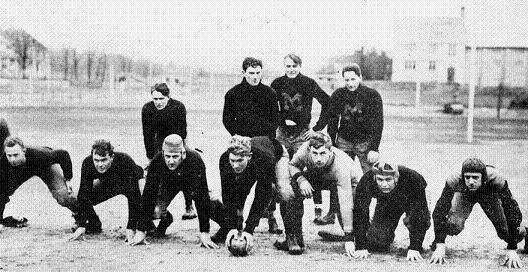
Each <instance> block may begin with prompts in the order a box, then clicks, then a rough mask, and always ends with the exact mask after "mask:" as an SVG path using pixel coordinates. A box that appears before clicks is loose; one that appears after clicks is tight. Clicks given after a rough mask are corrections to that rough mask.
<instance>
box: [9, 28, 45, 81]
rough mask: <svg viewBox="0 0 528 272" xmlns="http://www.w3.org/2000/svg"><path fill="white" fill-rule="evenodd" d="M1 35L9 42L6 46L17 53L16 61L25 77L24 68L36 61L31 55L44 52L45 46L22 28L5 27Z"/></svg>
mask: <svg viewBox="0 0 528 272" xmlns="http://www.w3.org/2000/svg"><path fill="white" fill-rule="evenodd" d="M2 35H3V36H4V37H6V38H7V39H8V42H9V43H10V44H8V46H9V47H10V48H11V49H12V50H13V51H14V52H15V54H17V62H18V64H19V66H20V68H21V69H22V77H23V78H27V75H26V68H27V67H28V66H29V65H31V64H32V63H33V61H37V60H36V59H35V60H34V59H33V58H34V56H33V55H38V54H40V53H45V51H46V50H47V49H46V47H45V46H44V45H42V44H41V43H39V42H38V41H37V40H35V39H34V38H33V37H32V36H31V35H29V34H28V33H27V32H26V31H24V30H23V29H7V30H5V31H3V32H2ZM33 50H34V51H33ZM34 53H36V54H34ZM37 64H38V63H37ZM36 66H37V65H36Z"/></svg>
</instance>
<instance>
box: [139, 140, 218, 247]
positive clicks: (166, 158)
mask: <svg viewBox="0 0 528 272" xmlns="http://www.w3.org/2000/svg"><path fill="white" fill-rule="evenodd" d="M185 191H187V192H189V195H190V196H191V198H192V200H194V203H195V204H196V209H197V211H198V221H199V225H200V243H201V245H202V246H204V247H206V248H218V245H216V244H215V243H214V242H213V241H211V237H210V236H209V227H210V225H209V219H210V218H211V216H214V215H215V214H216V213H212V212H211V210H212V208H211V206H212V205H211V204H212V202H211V201H210V199H209V189H208V187H207V178H206V176H205V164H204V162H203V160H202V158H201V157H200V155H199V154H198V153H196V152H195V151H192V150H187V151H186V150H185V147H184V143H183V139H182V138H181V137H180V136H179V135H177V134H171V135H169V136H167V137H165V139H164V141H163V144H162V148H161V152H158V154H156V156H154V158H153V159H152V161H151V162H150V165H149V169H148V172H147V178H146V183H145V189H144V190H143V195H142V196H141V208H142V219H141V220H140V224H139V228H138V231H137V232H136V235H135V237H134V240H133V242H132V244H133V245H137V244H141V243H144V241H145V236H146V233H147V231H150V230H151V228H152V227H153V223H152V220H153V219H161V220H160V222H159V225H158V226H157V228H156V229H155V230H154V232H152V233H151V235H152V236H154V237H163V236H165V232H166V230H167V228H168V227H169V226H170V225H171V224H172V222H173V217H172V214H171V213H170V212H169V211H168V210H167V207H168V206H169V204H170V203H171V201H172V200H173V199H174V197H176V195H177V194H178V193H179V192H185ZM211 219H213V220H215V218H211ZM215 221H216V222H218V221H219V220H215Z"/></svg>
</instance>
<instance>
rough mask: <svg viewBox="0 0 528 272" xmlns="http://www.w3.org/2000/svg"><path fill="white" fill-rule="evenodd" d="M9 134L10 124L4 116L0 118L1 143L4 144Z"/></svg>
mask: <svg viewBox="0 0 528 272" xmlns="http://www.w3.org/2000/svg"><path fill="white" fill-rule="evenodd" d="M9 135H11V134H10V133H9V126H7V122H6V120H5V119H4V118H0V144H3V143H4V141H5V139H6V138H7V137H9ZM2 153H3V150H2Z"/></svg>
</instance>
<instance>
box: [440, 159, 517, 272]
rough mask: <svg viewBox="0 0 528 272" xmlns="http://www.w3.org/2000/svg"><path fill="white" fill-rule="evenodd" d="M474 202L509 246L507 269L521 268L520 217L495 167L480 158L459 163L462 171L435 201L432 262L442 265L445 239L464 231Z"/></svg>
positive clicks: (452, 176)
mask: <svg viewBox="0 0 528 272" xmlns="http://www.w3.org/2000/svg"><path fill="white" fill-rule="evenodd" d="M475 203H479V204H480V206H481V207H482V210H483V211H484V213H485V214H486V216H488V218H489V219H490V220H491V222H492V223H493V226H494V227H495V230H496V231H497V234H498V236H499V238H501V239H502V240H504V241H505V242H506V243H508V246H507V251H506V261H505V262H504V265H505V266H507V267H508V268H512V267H513V268H520V267H522V264H521V260H520V258H519V255H517V252H516V249H517V243H519V242H520V241H521V240H522V239H523V235H522V230H520V228H519V227H520V224H521V221H522V214H521V211H520V209H519V205H518V204H517V201H515V199H513V197H512V194H511V192H510V189H509V188H508V182H507V181H506V178H504V176H502V175H501V174H500V173H499V172H498V171H497V170H496V169H495V168H494V167H492V166H487V165H485V164H484V163H483V162H482V161H481V160H480V159H478V158H475V157H469V158H467V159H466V160H465V161H464V162H463V163H462V171H461V172H459V173H456V174H453V175H451V176H450V177H449V178H448V179H447V180H446V184H445V187H444V190H443V191H442V195H441V196H440V198H439V199H438V202H436V207H435V209H434V212H433V222H434V231H435V240H434V242H433V245H432V246H431V248H432V249H433V250H434V252H433V255H432V256H431V260H430V262H431V263H439V264H441V263H444V262H445V248H446V245H445V239H446V237H447V235H458V234H459V233H460V232H461V231H462V230H463V229H464V222H465V221H466V219H467V218H468V217H469V214H470V213H471V210H472V209H473V206H474V205H475Z"/></svg>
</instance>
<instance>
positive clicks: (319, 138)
mask: <svg viewBox="0 0 528 272" xmlns="http://www.w3.org/2000/svg"><path fill="white" fill-rule="evenodd" d="M309 142H310V143H309V144H308V146H309V147H313V148H320V147H321V146H324V147H325V148H328V149H330V147H332V140H331V139H330V136H328V135H326V134H324V133H323V132H320V131H315V132H314V133H313V134H312V136H311V137H310V140H309Z"/></svg>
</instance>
